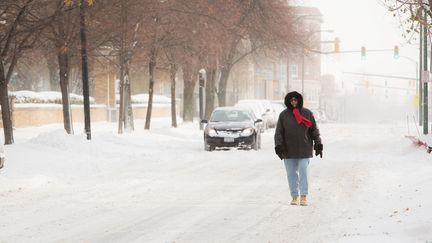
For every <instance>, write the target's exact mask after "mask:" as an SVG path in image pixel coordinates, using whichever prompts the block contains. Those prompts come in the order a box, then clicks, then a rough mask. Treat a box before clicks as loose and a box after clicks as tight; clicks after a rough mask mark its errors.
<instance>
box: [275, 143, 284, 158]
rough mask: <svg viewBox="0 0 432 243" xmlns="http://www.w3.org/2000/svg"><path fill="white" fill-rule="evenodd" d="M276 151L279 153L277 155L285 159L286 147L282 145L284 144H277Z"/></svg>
mask: <svg viewBox="0 0 432 243" xmlns="http://www.w3.org/2000/svg"><path fill="white" fill-rule="evenodd" d="M275 152H276V154H277V156H278V157H279V158H280V159H284V155H285V149H284V147H283V146H282V145H280V144H279V145H277V146H276V147H275Z"/></svg>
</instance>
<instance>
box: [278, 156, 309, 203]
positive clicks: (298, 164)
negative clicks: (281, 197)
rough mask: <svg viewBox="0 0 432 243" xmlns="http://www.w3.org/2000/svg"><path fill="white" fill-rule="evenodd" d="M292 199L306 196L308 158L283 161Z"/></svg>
mask: <svg viewBox="0 0 432 243" xmlns="http://www.w3.org/2000/svg"><path fill="white" fill-rule="evenodd" d="M284 163H285V168H286V171H287V176H288V185H289V188H290V191H291V196H292V197H297V196H299V195H307V194H308V165H309V158H304V159H284Z"/></svg>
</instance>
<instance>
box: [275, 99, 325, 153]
mask: <svg viewBox="0 0 432 243" xmlns="http://www.w3.org/2000/svg"><path fill="white" fill-rule="evenodd" d="M292 97H295V98H297V101H298V103H297V108H298V109H299V111H300V114H301V115H302V116H304V117H305V118H306V119H308V120H310V121H311V122H312V126H311V127H309V128H307V127H306V126H305V125H304V124H298V123H297V121H296V119H295V117H294V114H293V111H292V110H293V107H292V106H291V103H290V99H291V98H292ZM285 105H286V106H287V109H285V110H284V111H282V112H281V113H280V115H279V119H278V123H277V126H276V132H275V136H274V140H275V146H278V145H282V147H283V150H284V151H283V155H282V157H283V158H284V159H298V158H311V157H312V149H313V141H314V142H315V144H321V138H320V133H319V129H318V127H317V124H316V121H315V118H314V116H313V114H312V112H311V111H310V110H308V109H306V108H303V97H302V95H301V94H299V93H297V92H295V91H294V92H290V93H288V94H287V95H286V96H285Z"/></svg>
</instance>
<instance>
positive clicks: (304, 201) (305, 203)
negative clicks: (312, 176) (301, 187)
mask: <svg viewBox="0 0 432 243" xmlns="http://www.w3.org/2000/svg"><path fill="white" fill-rule="evenodd" d="M300 205H301V206H307V205H308V202H307V199H306V195H302V196H301V197H300Z"/></svg>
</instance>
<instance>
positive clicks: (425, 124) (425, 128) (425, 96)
mask: <svg viewBox="0 0 432 243" xmlns="http://www.w3.org/2000/svg"><path fill="white" fill-rule="evenodd" d="M424 19H425V21H426V22H427V14H426V12H425V14H424ZM427 34H428V30H427V26H426V25H423V57H424V59H423V71H424V73H423V75H426V74H428V72H427V69H428V67H427V66H428V61H427ZM428 77H429V75H427V76H426V77H423V79H424V81H425V82H424V83H423V134H425V135H426V134H428V133H429V132H428V126H429V123H428V83H427V82H426V81H428V80H426V79H427V78H428Z"/></svg>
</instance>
